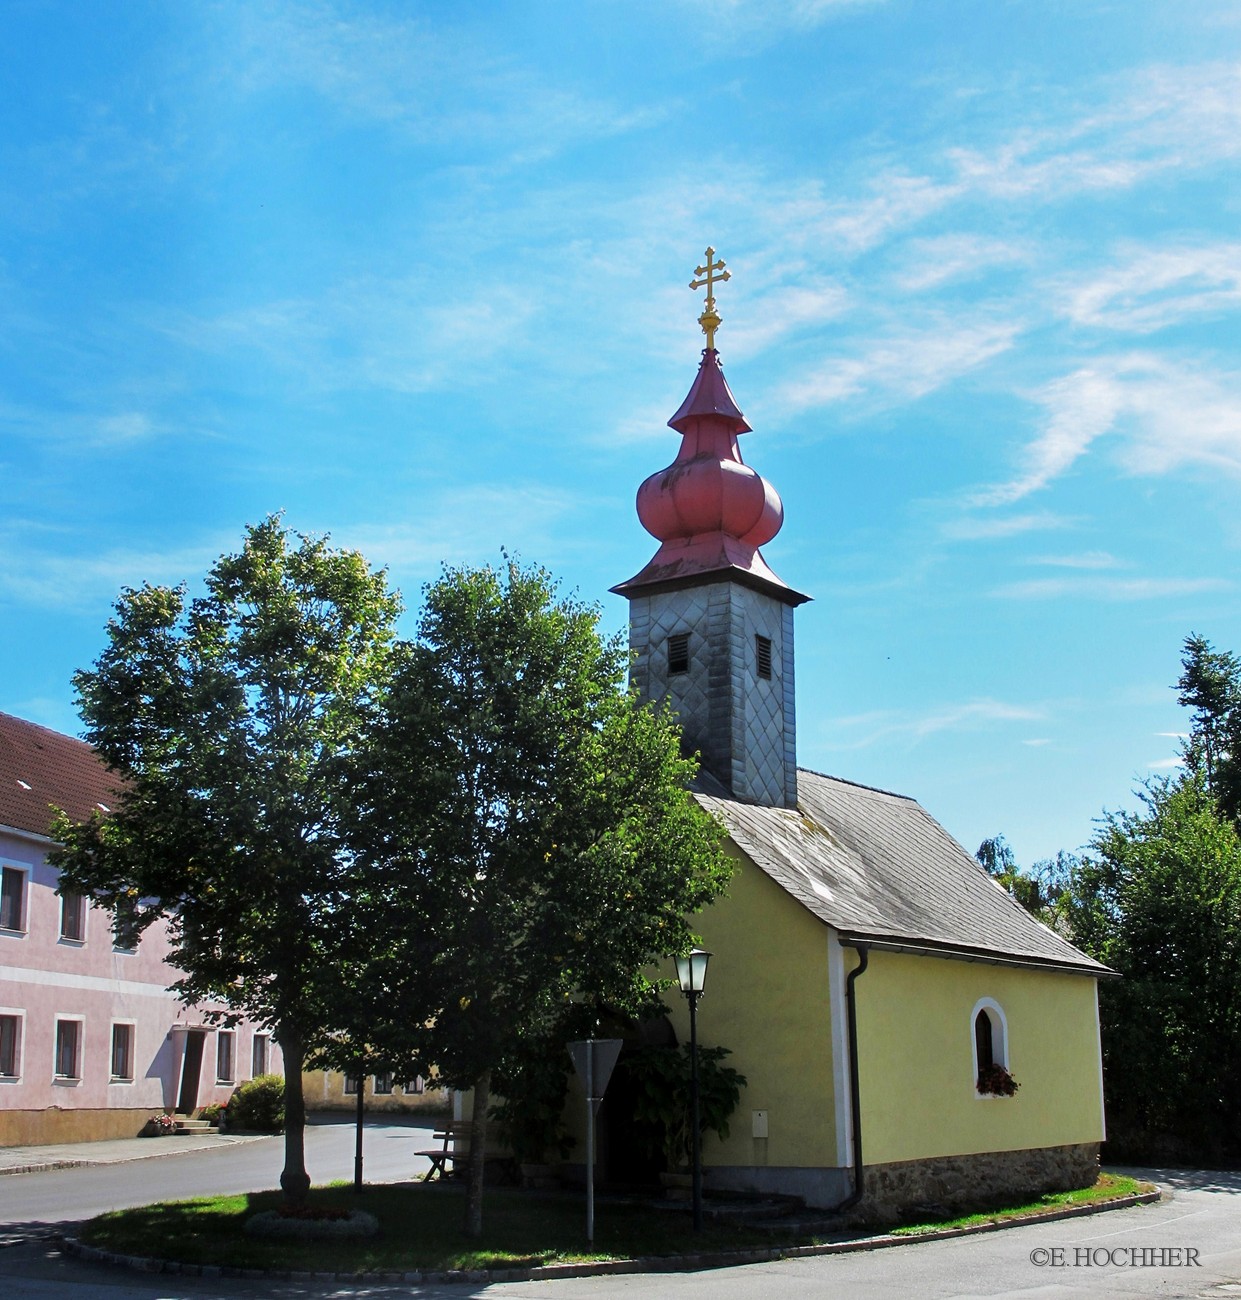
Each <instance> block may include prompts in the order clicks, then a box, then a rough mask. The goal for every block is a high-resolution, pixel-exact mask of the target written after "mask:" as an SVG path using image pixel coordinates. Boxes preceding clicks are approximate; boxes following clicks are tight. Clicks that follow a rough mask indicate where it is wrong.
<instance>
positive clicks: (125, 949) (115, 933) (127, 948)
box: [112, 913, 138, 957]
mask: <svg viewBox="0 0 1241 1300" xmlns="http://www.w3.org/2000/svg"><path fill="white" fill-rule="evenodd" d="M123 925H124V922H123V921H121V919H120V917H119V915H117V914H116V913H113V916H112V951H113V952H115V953H118V954H120V955H121V956H123V957H132V956H133V955H134V953H136V952H137V951H138V937H137V936H136V935H135V936H134V940H133V942H132V943H127V942H125V939H124V938H123V936H122V935H121V932H120V927H121V926H123Z"/></svg>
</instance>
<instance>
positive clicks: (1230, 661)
mask: <svg viewBox="0 0 1241 1300" xmlns="http://www.w3.org/2000/svg"><path fill="white" fill-rule="evenodd" d="M1176 689H1177V692H1178V694H1177V699H1178V700H1179V701H1180V703H1181V704H1183V705H1185V707H1186V708H1189V709H1192V710H1193V717H1192V719H1191V721H1190V731H1189V738H1188V740H1186V742H1185V744H1184V746H1183V749H1182V756H1183V757H1184V759H1185V764H1186V766H1187V767H1188V768H1189V769H1190V770H1191V771H1193V772H1201V774H1202V776H1203V779H1204V781H1205V782H1206V786H1207V789H1208V790H1209V791H1210V792H1211V793H1212V794H1213V795H1214V796H1215V798H1216V800H1217V801H1218V802H1219V806H1220V809H1221V811H1222V812H1223V813H1224V815H1225V816H1227V817H1231V818H1232V819H1233V820H1234V821H1236V820H1237V819H1238V817H1241V660H1239V659H1238V658H1237V656H1236V655H1234V654H1232V653H1231V652H1229V651H1217V650H1215V649H1214V648H1213V647H1212V645H1211V643H1210V642H1209V641H1208V640H1207V639H1206V638H1205V637H1202V636H1199V635H1198V634H1197V633H1194V634H1192V635H1190V636H1188V637H1186V638H1185V646H1184V650H1183V652H1182V655H1181V676H1180V678H1179V679H1178V681H1177V683H1176Z"/></svg>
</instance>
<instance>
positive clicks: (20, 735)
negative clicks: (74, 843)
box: [0, 713, 119, 835]
mask: <svg viewBox="0 0 1241 1300" xmlns="http://www.w3.org/2000/svg"><path fill="white" fill-rule="evenodd" d="M117 785H118V778H117V777H116V776H114V775H113V774H112V773H111V772H109V771H108V769H107V767H106V766H105V765H104V763H103V760H102V759H101V758H100V757H99V755H98V754H96V753H95V751H94V750H93V749H92V748H91V747H90V746H89V745H87V744H86V743H85V742H83V741H81V740H74V739H73V737H72V736H62V735H61V734H60V733H59V732H58V731H49V730H48V729H47V728H46V727H40V726H36V724H35V723H33V722H26V721H24V720H23V719H22V718H15V717H13V716H12V715H11V714H8V713H0V826H12V827H13V828H15V829H16V830H22V831H31V832H33V833H34V834H35V835H46V834H47V833H48V829H49V827H50V824H51V819H52V805H53V804H54V805H55V806H56V807H58V808H63V809H64V810H65V812H67V813H68V814H69V816H70V817H73V818H75V819H77V820H78V821H86V820H87V819H88V818H89V817H90V815H91V813H92V812H94V811H96V810H97V809H98V807H99V805H100V804H103V805H104V806H105V807H108V808H113V807H115V806H116V804H117V802H118V801H119V796H118V794H117Z"/></svg>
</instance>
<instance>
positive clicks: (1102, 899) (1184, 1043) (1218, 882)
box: [1068, 773, 1241, 1157]
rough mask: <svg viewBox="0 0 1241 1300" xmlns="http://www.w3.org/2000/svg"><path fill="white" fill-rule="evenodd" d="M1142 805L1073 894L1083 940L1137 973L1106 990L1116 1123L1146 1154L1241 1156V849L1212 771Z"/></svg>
mask: <svg viewBox="0 0 1241 1300" xmlns="http://www.w3.org/2000/svg"><path fill="white" fill-rule="evenodd" d="M1141 799H1142V809H1141V810H1140V811H1138V812H1125V813H1111V814H1109V815H1108V816H1107V817H1106V818H1105V819H1104V820H1103V822H1102V824H1101V826H1100V828H1099V831H1098V833H1097V834H1096V835H1095V837H1094V840H1093V841H1092V844H1091V846H1090V849H1089V851H1088V852H1087V853H1086V855H1085V856H1084V858H1083V860H1082V861H1081V863H1080V864H1078V866H1077V868H1076V870H1075V871H1074V873H1073V879H1072V883H1071V888H1070V891H1069V903H1068V907H1069V920H1070V923H1071V925H1072V931H1073V936H1074V939H1075V941H1076V942H1077V943H1078V944H1079V945H1080V946H1082V947H1083V948H1085V950H1086V951H1087V952H1089V953H1090V954H1091V955H1093V956H1094V957H1096V958H1098V959H1099V960H1100V961H1102V962H1105V963H1106V964H1107V965H1109V966H1111V967H1112V968H1113V969H1115V970H1117V971H1119V972H1120V973H1121V974H1122V975H1123V976H1124V979H1123V980H1115V981H1112V980H1109V981H1105V982H1104V983H1103V984H1102V985H1101V988H1100V1015H1101V1019H1102V1031H1103V1054H1104V1067H1105V1072H1106V1078H1107V1095H1108V1111H1109V1120H1110V1127H1111V1130H1112V1133H1113V1141H1114V1142H1115V1143H1116V1144H1117V1145H1118V1146H1120V1147H1122V1148H1125V1147H1127V1148H1128V1149H1129V1151H1130V1152H1132V1153H1134V1154H1144V1155H1156V1156H1158V1155H1161V1154H1162V1155H1168V1154H1173V1155H1181V1156H1193V1157H1203V1156H1206V1157H1217V1156H1218V1155H1219V1154H1220V1153H1221V1151H1222V1150H1225V1149H1229V1148H1230V1149H1231V1150H1232V1151H1233V1152H1236V1151H1238V1150H1241V1122H1239V1120H1238V1110H1237V1105H1236V1099H1237V1097H1238V1096H1239V1095H1241V840H1239V839H1238V835H1237V831H1236V828H1235V826H1234V824H1233V823H1232V821H1231V820H1230V819H1227V818H1221V817H1220V815H1219V808H1218V805H1217V804H1216V802H1215V800H1214V798H1213V797H1212V795H1211V793H1210V791H1209V790H1208V789H1207V786H1206V782H1205V780H1204V779H1203V777H1202V775H1201V774H1198V773H1193V774H1190V775H1189V776H1187V777H1185V778H1183V779H1181V780H1176V781H1162V782H1153V783H1151V784H1149V785H1148V786H1147V787H1146V788H1145V789H1144V791H1143V792H1142V794H1141ZM1168 1137H1172V1138H1173V1139H1174V1140H1175V1142H1176V1143H1178V1144H1179V1150H1177V1149H1175V1148H1174V1149H1172V1150H1171V1151H1167V1150H1165V1151H1162V1152H1161V1151H1160V1150H1159V1149H1158V1147H1157V1145H1156V1146H1154V1147H1152V1145H1151V1144H1152V1142H1153V1143H1156V1144H1157V1143H1158V1142H1160V1141H1166V1139H1167V1138H1168Z"/></svg>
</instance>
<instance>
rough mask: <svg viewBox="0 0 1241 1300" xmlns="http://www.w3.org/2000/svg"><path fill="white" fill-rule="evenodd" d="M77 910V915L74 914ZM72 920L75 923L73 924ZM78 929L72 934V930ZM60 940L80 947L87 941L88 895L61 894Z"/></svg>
mask: <svg viewBox="0 0 1241 1300" xmlns="http://www.w3.org/2000/svg"><path fill="white" fill-rule="evenodd" d="M75 911H76V913H77V915H76V916H74V912H75ZM71 921H72V922H74V924H71ZM74 929H76V930H77V933H76V934H71V933H70V930H74ZM60 942H61V943H71V944H75V945H77V946H78V947H81V945H82V944H84V943H85V942H86V895H85V894H72V893H70V894H61V895H60Z"/></svg>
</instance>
